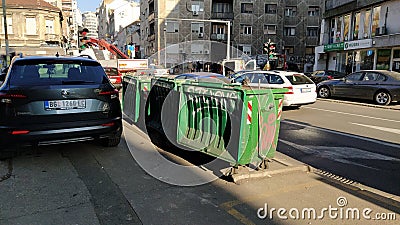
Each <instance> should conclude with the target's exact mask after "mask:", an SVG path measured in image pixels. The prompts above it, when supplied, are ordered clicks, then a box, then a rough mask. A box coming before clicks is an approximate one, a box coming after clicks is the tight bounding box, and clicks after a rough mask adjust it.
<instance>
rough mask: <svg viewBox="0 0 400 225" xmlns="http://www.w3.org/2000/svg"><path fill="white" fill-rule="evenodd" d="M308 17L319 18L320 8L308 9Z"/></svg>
mask: <svg viewBox="0 0 400 225" xmlns="http://www.w3.org/2000/svg"><path fill="white" fill-rule="evenodd" d="M308 16H319V7H318V6H310V7H308Z"/></svg>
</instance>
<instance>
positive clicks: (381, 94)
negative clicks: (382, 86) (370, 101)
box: [374, 90, 392, 105]
mask: <svg viewBox="0 0 400 225" xmlns="http://www.w3.org/2000/svg"><path fill="white" fill-rule="evenodd" d="M374 99H375V102H376V103H377V104H378V105H389V104H390V102H391V101H392V97H391V96H390V94H389V93H388V92H387V91H383V90H382V91H378V92H377V93H376V94H375V98H374Z"/></svg>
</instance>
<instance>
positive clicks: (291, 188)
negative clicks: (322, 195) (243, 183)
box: [220, 180, 322, 225]
mask: <svg viewBox="0 0 400 225" xmlns="http://www.w3.org/2000/svg"><path fill="white" fill-rule="evenodd" d="M321 184H322V183H321V181H319V180H314V181H311V182H307V183H301V184H296V185H293V186H285V187H282V188H280V189H278V190H276V191H271V192H267V193H264V194H257V195H251V196H248V197H245V198H244V199H243V200H233V201H229V202H224V203H222V204H220V206H221V208H222V209H224V210H225V211H226V212H227V213H229V214H230V215H232V216H233V217H235V218H236V219H237V220H239V221H240V222H242V223H243V224H246V225H253V224H254V223H253V222H252V221H251V220H250V219H248V218H247V217H246V216H245V215H243V214H241V213H240V212H239V211H237V210H236V209H234V208H233V207H235V206H237V205H241V204H245V203H246V202H247V203H248V202H253V201H256V200H260V199H262V198H267V197H271V196H275V195H281V194H283V193H288V192H293V191H298V190H303V189H304V187H307V188H311V187H315V186H318V185H321ZM260 220H261V219H260Z"/></svg>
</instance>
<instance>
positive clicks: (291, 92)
mask: <svg viewBox="0 0 400 225" xmlns="http://www.w3.org/2000/svg"><path fill="white" fill-rule="evenodd" d="M284 88H287V89H289V91H288V92H285V94H294V92H293V87H292V86H290V87H284Z"/></svg>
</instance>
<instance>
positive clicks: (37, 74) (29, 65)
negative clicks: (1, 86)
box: [10, 60, 107, 85]
mask: <svg viewBox="0 0 400 225" xmlns="http://www.w3.org/2000/svg"><path fill="white" fill-rule="evenodd" d="M104 77H105V73H104V70H103V68H102V67H101V66H100V65H99V64H96V63H93V62H81V61H79V62H77V61H62V62H60V61H51V62H50V61H49V62H45V61H43V60H32V61H21V62H15V63H14V65H13V66H12V67H11V72H10V85H61V84H85V83H87V84H102V83H106V82H107V80H106V79H104Z"/></svg>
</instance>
